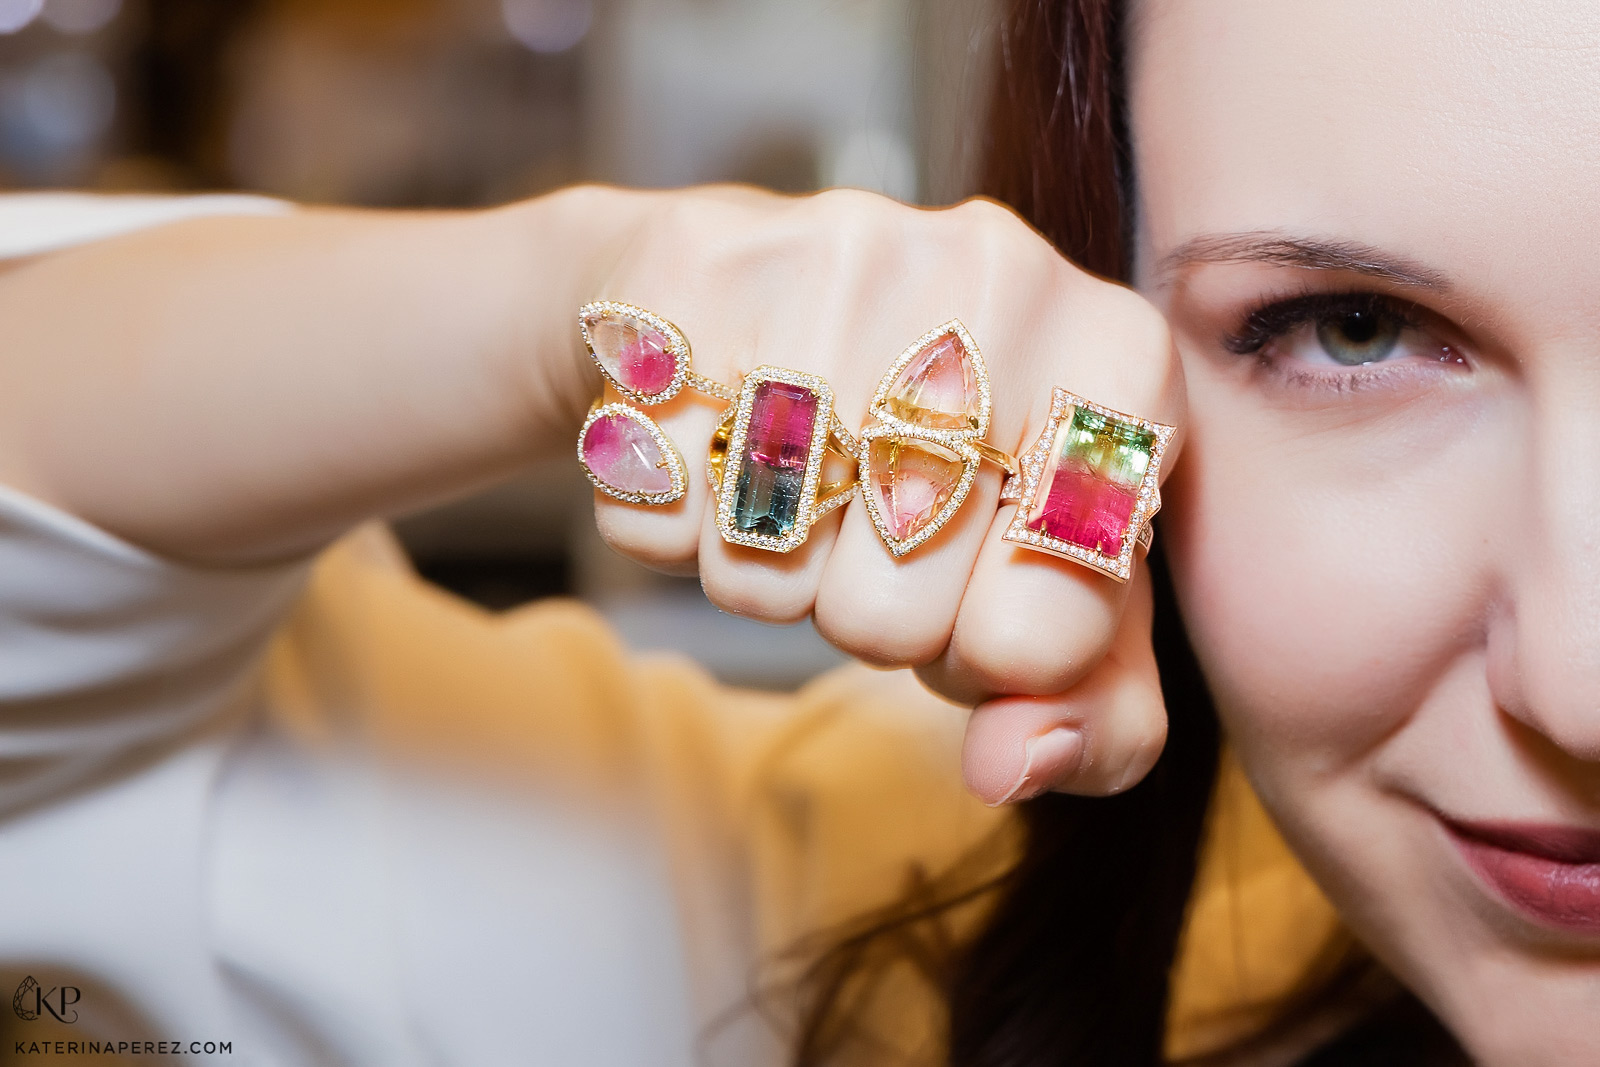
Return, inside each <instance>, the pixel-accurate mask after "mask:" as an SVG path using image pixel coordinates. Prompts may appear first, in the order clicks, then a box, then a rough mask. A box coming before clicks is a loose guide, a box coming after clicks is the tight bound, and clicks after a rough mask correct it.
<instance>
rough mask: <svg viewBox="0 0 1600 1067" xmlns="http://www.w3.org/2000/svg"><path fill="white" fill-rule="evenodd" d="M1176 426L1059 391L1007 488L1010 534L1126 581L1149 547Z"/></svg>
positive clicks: (1016, 539) (1003, 499)
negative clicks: (1138, 551) (1011, 505)
mask: <svg viewBox="0 0 1600 1067" xmlns="http://www.w3.org/2000/svg"><path fill="white" fill-rule="evenodd" d="M1175 432H1176V428H1175V427H1172V426H1164V425H1162V424H1161V423H1158V422H1150V421H1149V420H1147V419H1141V418H1138V417H1137V416H1134V415H1125V414H1123V413H1122V412H1120V411H1113V410H1111V409H1110V408H1107V407H1102V406H1101V405H1099V404H1095V403H1093V402H1091V401H1088V400H1085V399H1084V398H1083V397H1081V396H1078V395H1076V394H1075V393H1070V392H1068V391H1067V390H1065V389H1057V390H1055V392H1054V393H1053V394H1052V395H1051V398H1050V418H1049V421H1047V422H1046V423H1045V427H1044V430H1043V432H1042V433H1040V434H1039V439H1038V440H1037V441H1036V442H1035V443H1034V445H1033V447H1032V448H1030V449H1029V450H1028V451H1026V452H1024V453H1023V454H1022V462H1021V468H1022V469H1021V471H1020V472H1019V473H1018V474H1017V475H1016V476H1015V477H1013V478H1012V479H1010V480H1009V481H1008V482H1007V483H1006V486H1005V488H1004V489H1003V490H1002V492H1001V497H1000V499H1001V502H1002V503H1007V502H1011V501H1015V502H1016V504H1017V511H1016V514H1015V515H1014V516H1013V517H1012V520H1011V524H1010V526H1009V527H1007V529H1006V532H1005V534H1004V535H1003V536H1004V538H1005V539H1006V540H1007V541H1011V542H1013V543H1015V544H1018V545H1021V546H1022V547H1023V548H1031V549H1035V550H1037V551H1040V552H1048V553H1050V554H1051V555H1055V556H1060V557H1062V558H1063V559H1070V560H1074V561H1075V562H1078V563H1081V564H1083V565H1084V566H1087V567H1090V568H1093V569H1094V570H1096V571H1099V572H1100V573H1101V574H1106V575H1109V576H1111V577H1112V578H1115V579H1116V580H1117V581H1119V582H1125V581H1127V580H1128V577H1129V576H1130V575H1131V574H1132V573H1133V553H1134V549H1135V548H1136V547H1143V548H1144V549H1146V550H1147V551H1148V550H1149V548H1150V541H1151V527H1150V519H1151V518H1152V517H1153V516H1154V515H1155V513H1156V512H1157V511H1159V510H1160V509H1161V489H1160V480H1161V460H1162V457H1163V456H1164V455H1165V453H1166V449H1167V445H1168V444H1169V443H1170V442H1171V441H1172V435H1173V434H1174V433H1175Z"/></svg>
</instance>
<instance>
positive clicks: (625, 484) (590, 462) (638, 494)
mask: <svg viewBox="0 0 1600 1067" xmlns="http://www.w3.org/2000/svg"><path fill="white" fill-rule="evenodd" d="M578 463H579V464H580V465H581V466H582V467H583V473H584V474H585V475H587V476H588V478H589V481H590V482H591V483H593V485H594V487H595V488H596V489H598V490H600V491H601V492H602V493H604V494H606V495H607V496H609V497H614V498H615V499H617V500H622V501H626V502H627V503H629V504H651V505H660V504H671V503H674V502H675V501H678V500H681V499H682V498H683V495H684V493H685V492H686V491H687V490H688V478H687V476H686V474H685V470H684V465H683V457H682V456H680V455H679V454H678V450H677V449H676V448H675V447H673V444H672V442H671V441H670V440H668V439H667V435H666V434H664V433H662V432H661V427H660V426H658V425H656V421H655V420H654V419H652V418H651V417H650V416H648V415H646V414H645V413H644V412H642V411H640V410H638V409H637V408H634V407H630V406H628V405H627V404H618V403H612V404H596V405H595V406H594V407H593V408H592V409H590V411H589V417H588V418H587V419H585V420H584V423H583V429H582V431H581V432H580V433H579V434H578Z"/></svg>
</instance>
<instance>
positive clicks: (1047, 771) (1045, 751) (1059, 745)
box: [989, 726, 1083, 808]
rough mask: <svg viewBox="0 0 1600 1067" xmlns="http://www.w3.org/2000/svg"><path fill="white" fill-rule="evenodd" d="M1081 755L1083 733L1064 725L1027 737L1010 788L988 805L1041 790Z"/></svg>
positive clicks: (1029, 796)
mask: <svg viewBox="0 0 1600 1067" xmlns="http://www.w3.org/2000/svg"><path fill="white" fill-rule="evenodd" d="M1081 759H1083V734H1082V733H1081V732H1080V731H1078V730H1074V729H1072V728H1070V727H1067V726H1057V727H1056V728H1055V729H1053V730H1049V731H1047V732H1045V733H1042V734H1040V735H1039V736H1038V737H1031V738H1029V739H1028V743H1027V745H1026V746H1025V747H1024V748H1023V760H1022V774H1021V775H1020V776H1018V778H1017V780H1016V781H1015V782H1013V783H1012V785H1011V790H1010V792H1008V793H1006V795H1005V796H1003V797H1001V798H1000V799H999V800H996V801H994V802H993V803H991V804H990V805H989V806H990V807H994V808H998V807H999V806H1000V805H1002V804H1013V803H1016V802H1017V801H1019V800H1029V799H1032V798H1033V797H1036V796H1038V795H1039V794H1040V793H1043V792H1044V791H1045V790H1046V789H1049V788H1050V787H1051V786H1053V785H1055V784H1056V783H1057V782H1059V781H1061V779H1063V778H1065V777H1066V776H1067V775H1069V774H1071V773H1072V772H1073V771H1074V770H1076V769H1077V767H1078V761H1079V760H1081Z"/></svg>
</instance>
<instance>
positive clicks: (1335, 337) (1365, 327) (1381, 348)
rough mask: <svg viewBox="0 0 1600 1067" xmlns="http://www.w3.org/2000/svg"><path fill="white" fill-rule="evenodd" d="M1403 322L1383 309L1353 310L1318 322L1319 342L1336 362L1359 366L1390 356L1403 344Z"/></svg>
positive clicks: (1348, 365)
mask: <svg viewBox="0 0 1600 1067" xmlns="http://www.w3.org/2000/svg"><path fill="white" fill-rule="evenodd" d="M1400 329H1401V323H1400V320H1399V319H1397V318H1396V317H1395V316H1393V315H1386V314H1383V313H1382V312H1380V311H1373V310H1364V309H1363V310H1355V309H1352V310H1350V311H1347V312H1345V313H1343V314H1341V315H1335V316H1333V317H1330V318H1326V319H1322V320H1320V321H1319V322H1318V323H1317V342H1318V343H1319V344H1320V345H1322V350H1323V351H1324V352H1326V353H1327V354H1328V355H1329V357H1330V358H1332V359H1333V361H1334V362H1336V363H1341V364H1343V365H1344V366H1347V367H1358V366H1360V365H1361V364H1363V363H1378V362H1381V361H1382V360H1385V359H1388V358H1389V355H1390V353H1392V352H1393V351H1394V349H1395V346H1396V345H1397V344H1399V343H1400Z"/></svg>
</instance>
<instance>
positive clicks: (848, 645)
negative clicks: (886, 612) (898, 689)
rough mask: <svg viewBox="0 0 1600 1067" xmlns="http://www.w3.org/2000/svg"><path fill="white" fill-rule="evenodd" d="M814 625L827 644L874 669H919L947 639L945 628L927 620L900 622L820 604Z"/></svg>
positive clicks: (878, 615) (939, 651)
mask: <svg viewBox="0 0 1600 1067" xmlns="http://www.w3.org/2000/svg"><path fill="white" fill-rule="evenodd" d="M816 626H817V632H818V633H819V634H821V635H822V638H823V640H825V641H827V642H828V643H829V644H830V645H832V646H833V647H835V648H837V649H839V650H840V651H841V652H844V653H846V654H848V655H850V656H852V657H854V658H856V659H858V660H861V661H862V662H863V663H868V664H870V665H872V666H874V667H920V666H922V665H924V664H927V663H930V662H932V661H933V660H935V659H937V658H938V656H939V654H940V653H941V652H943V651H944V647H945V644H946V643H947V641H948V640H949V628H948V626H941V625H939V624H938V623H937V622H936V621H934V620H931V619H926V618H924V619H912V620H909V621H902V620H900V619H898V618H894V617H888V616H883V615H880V614H879V613H877V612H868V611H861V610H850V609H843V610H841V609H839V608H838V607H837V606H824V605H823V604H821V603H819V605H818V610H817V613H816Z"/></svg>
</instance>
